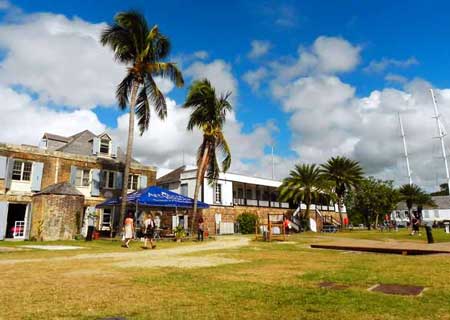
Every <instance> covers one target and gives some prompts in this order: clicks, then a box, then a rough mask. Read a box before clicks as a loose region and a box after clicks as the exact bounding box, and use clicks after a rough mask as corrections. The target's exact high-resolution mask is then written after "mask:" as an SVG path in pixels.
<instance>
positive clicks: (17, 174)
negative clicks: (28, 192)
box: [12, 160, 32, 181]
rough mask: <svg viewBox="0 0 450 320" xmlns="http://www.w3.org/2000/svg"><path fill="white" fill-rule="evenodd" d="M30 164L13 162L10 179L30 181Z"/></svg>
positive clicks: (18, 161)
mask: <svg viewBox="0 0 450 320" xmlns="http://www.w3.org/2000/svg"><path fill="white" fill-rule="evenodd" d="M31 167H32V163H31V162H27V161H20V160H14V165H13V170H12V179H13V180H17V181H30V179H31Z"/></svg>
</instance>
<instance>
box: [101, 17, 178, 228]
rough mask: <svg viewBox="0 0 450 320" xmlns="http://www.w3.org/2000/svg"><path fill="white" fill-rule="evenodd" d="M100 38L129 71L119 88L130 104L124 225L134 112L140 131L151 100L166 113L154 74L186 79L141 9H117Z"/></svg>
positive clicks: (123, 101)
mask: <svg viewBox="0 0 450 320" xmlns="http://www.w3.org/2000/svg"><path fill="white" fill-rule="evenodd" d="M100 41H101V43H102V45H104V46H109V47H110V48H111V49H112V50H113V51H114V56H115V59H116V60H117V61H118V62H120V63H123V64H125V65H126V66H127V74H126V76H125V78H124V79H123V80H122V82H121V83H120V84H119V85H118V86H117V90H116V97H117V100H118V104H119V108H120V109H122V110H125V109H126V108H127V105H129V123H128V142H127V150H126V158H125V169H124V176H123V186H122V204H121V207H120V220H119V223H120V225H119V226H120V227H121V226H122V223H123V219H124V216H125V210H126V205H127V201H126V200H127V191H128V180H129V174H130V165H131V156H132V151H133V137H134V121H135V116H136V117H137V120H138V126H139V131H140V134H141V135H142V134H143V133H144V131H145V130H147V129H148V126H149V121H150V103H151V104H152V106H153V107H154V109H155V111H156V114H157V116H158V117H159V118H160V119H164V118H165V117H166V116H167V107H166V100H165V98H164V95H163V94H162V92H161V91H160V90H159V88H158V86H157V85H156V82H155V80H154V78H153V77H155V76H160V77H163V78H169V79H170V80H172V81H173V82H174V83H175V85H176V86H177V87H182V86H183V85H184V80H183V76H182V74H181V72H180V71H179V70H178V68H177V66H176V65H175V64H174V63H172V62H163V60H164V59H166V58H167V57H168V55H169V52H170V41H169V39H168V38H167V37H166V36H164V35H163V34H161V33H160V32H159V29H158V26H156V25H155V26H153V27H152V28H151V29H149V27H148V25H147V22H146V20H145V18H144V16H143V15H142V14H140V13H138V12H134V11H129V12H121V13H118V14H117V15H116V16H115V17H114V24H113V25H110V26H108V27H106V28H105V29H104V30H103V32H102V35H101V40H100ZM149 100H150V101H149Z"/></svg>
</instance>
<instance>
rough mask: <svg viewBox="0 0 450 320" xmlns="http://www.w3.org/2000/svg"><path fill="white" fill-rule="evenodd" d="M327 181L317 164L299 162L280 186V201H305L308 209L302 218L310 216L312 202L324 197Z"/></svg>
mask: <svg viewBox="0 0 450 320" xmlns="http://www.w3.org/2000/svg"><path fill="white" fill-rule="evenodd" d="M326 189H327V181H326V180H325V179H324V176H323V174H322V172H321V170H320V168H319V167H317V166H316V165H315V164H297V165H295V167H294V169H293V170H291V172H290V173H289V177H287V178H285V179H284V180H283V183H282V184H281V186H280V187H279V188H278V191H279V199H280V201H292V202H294V203H296V204H300V203H305V205H306V211H305V214H304V216H301V218H308V217H309V208H310V207H311V203H312V202H313V201H316V200H318V199H320V198H322V197H323V192H324V191H325V190H326Z"/></svg>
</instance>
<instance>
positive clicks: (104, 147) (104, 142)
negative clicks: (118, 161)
mask: <svg viewBox="0 0 450 320" xmlns="http://www.w3.org/2000/svg"><path fill="white" fill-rule="evenodd" d="M100 153H103V154H109V140H108V139H101V140H100Z"/></svg>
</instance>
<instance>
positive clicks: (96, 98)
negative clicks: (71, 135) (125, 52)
mask: <svg viewBox="0 0 450 320" xmlns="http://www.w3.org/2000/svg"><path fill="white" fill-rule="evenodd" d="M105 26H106V24H104V23H99V24H92V23H88V22H86V21H84V20H82V19H80V18H77V17H75V18H73V19H68V18H67V17H65V16H63V15H54V14H47V13H38V14H32V15H23V16H21V17H19V19H18V20H17V21H15V22H13V23H9V24H4V25H1V26H0V47H1V48H2V49H5V50H6V51H7V55H6V57H5V58H4V60H2V61H1V65H0V66H1V69H2V72H1V73H0V83H3V84H5V85H20V86H22V87H24V88H26V89H28V90H30V91H32V92H35V93H37V94H38V95H39V99H40V101H41V102H43V103H47V102H51V103H55V104H58V105H65V106H69V107H81V108H92V107H95V106H97V105H104V106H108V105H113V104H115V97H114V92H115V87H116V85H117V84H118V83H119V82H120V81H121V78H122V77H123V76H124V75H125V72H126V71H125V68H124V66H121V65H118V64H117V63H116V62H114V61H113V56H112V52H111V51H110V50H109V49H108V48H106V47H102V46H101V44H100V43H99V35H100V32H101V30H102V29H103V28H104V27H105Z"/></svg>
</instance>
